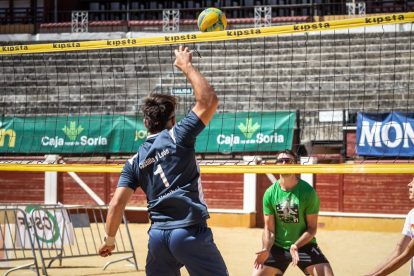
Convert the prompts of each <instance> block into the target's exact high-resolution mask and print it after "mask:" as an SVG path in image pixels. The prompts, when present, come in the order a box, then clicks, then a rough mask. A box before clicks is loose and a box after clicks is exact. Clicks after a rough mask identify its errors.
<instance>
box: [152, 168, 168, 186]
mask: <svg viewBox="0 0 414 276" xmlns="http://www.w3.org/2000/svg"><path fill="white" fill-rule="evenodd" d="M158 174H159V175H160V177H161V179H162V182H164V185H165V187H168V186H170V183H168V180H167V178H166V177H165V174H164V171H163V170H162V168H161V164H158V166H157V169H156V170H155V172H154V175H158Z"/></svg>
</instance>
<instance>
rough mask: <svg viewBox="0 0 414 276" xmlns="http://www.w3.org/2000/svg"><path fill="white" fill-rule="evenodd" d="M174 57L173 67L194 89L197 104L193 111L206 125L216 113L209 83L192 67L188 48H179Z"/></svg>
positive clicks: (214, 95)
mask: <svg viewBox="0 0 414 276" xmlns="http://www.w3.org/2000/svg"><path fill="white" fill-rule="evenodd" d="M175 57H176V60H175V63H174V65H175V66H176V67H178V68H180V69H181V71H182V72H183V73H184V75H185V76H186V77H187V79H188V80H189V82H190V83H191V86H192V87H193V89H194V94H195V98H196V101H197V104H196V105H195V106H194V108H193V111H194V113H195V114H196V115H197V116H198V117H199V118H200V119H201V121H202V122H203V123H204V125H207V124H208V123H209V122H210V120H211V118H212V117H213V115H214V113H215V112H216V109H217V106H218V98H217V95H216V93H215V92H214V90H213V87H211V85H210V83H209V82H208V81H207V80H206V79H205V78H204V77H203V75H202V74H201V73H200V72H199V71H198V70H197V69H196V68H195V67H194V66H193V55H192V53H191V52H190V50H189V49H188V47H186V48H184V47H183V46H180V47H179V49H178V50H175Z"/></svg>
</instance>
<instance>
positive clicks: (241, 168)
mask: <svg viewBox="0 0 414 276" xmlns="http://www.w3.org/2000/svg"><path fill="white" fill-rule="evenodd" d="M122 167H123V165H90V164H66V165H55V164H53V165H52V164H51V165H47V164H0V171H32V172H46V171H49V172H52V171H53V172H95V173H96V172H99V173H120V172H121V171H122ZM200 170H201V173H217V174H239V173H240V174H242V173H258V174H265V173H273V174H279V173H295V174H299V173H314V174H351V173H358V174H360V173H366V174H414V163H411V164H401V163H398V164H334V165H289V166H278V165H255V166H251V165H202V166H200Z"/></svg>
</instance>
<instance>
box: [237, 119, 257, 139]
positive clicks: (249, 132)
mask: <svg viewBox="0 0 414 276" xmlns="http://www.w3.org/2000/svg"><path fill="white" fill-rule="evenodd" d="M252 121H253V119H246V125H244V124H243V123H240V125H239V126H238V128H239V129H240V131H241V132H242V133H243V134H244V136H246V138H247V139H250V138H252V136H253V134H254V133H255V132H256V130H258V129H259V128H260V125H259V124H258V123H257V122H256V123H255V124H254V125H253V126H252Z"/></svg>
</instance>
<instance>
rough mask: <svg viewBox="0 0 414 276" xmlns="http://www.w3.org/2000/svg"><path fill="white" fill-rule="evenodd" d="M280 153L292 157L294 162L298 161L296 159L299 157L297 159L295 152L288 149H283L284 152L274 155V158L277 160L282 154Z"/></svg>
mask: <svg viewBox="0 0 414 276" xmlns="http://www.w3.org/2000/svg"><path fill="white" fill-rule="evenodd" d="M282 153H284V154H289V155H292V156H293V159H294V160H295V162H297V161H298V159H299V157H298V155H297V154H296V152H294V151H293V150H290V149H284V150H281V151H279V152H278V153H277V154H276V158H277V157H278V156H279V155H280V154H282Z"/></svg>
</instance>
